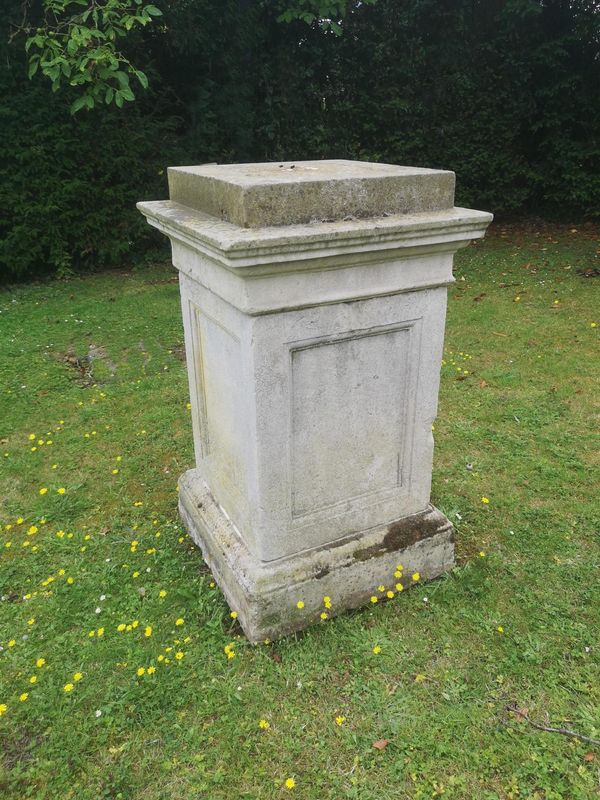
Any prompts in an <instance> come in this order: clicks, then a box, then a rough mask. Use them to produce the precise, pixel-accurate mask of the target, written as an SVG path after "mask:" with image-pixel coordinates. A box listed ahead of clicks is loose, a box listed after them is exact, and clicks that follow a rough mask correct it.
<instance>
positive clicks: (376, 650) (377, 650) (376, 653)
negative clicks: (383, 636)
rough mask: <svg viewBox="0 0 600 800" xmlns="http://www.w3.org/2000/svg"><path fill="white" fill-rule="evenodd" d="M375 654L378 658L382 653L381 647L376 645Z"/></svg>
mask: <svg viewBox="0 0 600 800" xmlns="http://www.w3.org/2000/svg"><path fill="white" fill-rule="evenodd" d="M373 652H374V653H375V655H376V656H378V655H379V653H381V647H380V645H378V644H376V645H375V647H374V648H373Z"/></svg>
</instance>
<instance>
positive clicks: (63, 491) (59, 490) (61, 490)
mask: <svg viewBox="0 0 600 800" xmlns="http://www.w3.org/2000/svg"><path fill="white" fill-rule="evenodd" d="M66 491H67V490H66V489H65V487H64V486H61V487H60V489H57V490H56V493H57V494H65V492H66Z"/></svg>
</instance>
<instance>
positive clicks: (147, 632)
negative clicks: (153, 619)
mask: <svg viewBox="0 0 600 800" xmlns="http://www.w3.org/2000/svg"><path fill="white" fill-rule="evenodd" d="M144 636H152V626H151V625H146V627H145V628H144Z"/></svg>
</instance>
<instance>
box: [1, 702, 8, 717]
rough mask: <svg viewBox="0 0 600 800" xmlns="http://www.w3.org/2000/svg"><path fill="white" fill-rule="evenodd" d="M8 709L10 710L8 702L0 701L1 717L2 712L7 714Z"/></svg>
mask: <svg viewBox="0 0 600 800" xmlns="http://www.w3.org/2000/svg"><path fill="white" fill-rule="evenodd" d="M7 711H8V706H7V705H6V703H0V717H1V716H2V714H6V712H7Z"/></svg>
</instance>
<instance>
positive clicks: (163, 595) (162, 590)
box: [158, 589, 167, 597]
mask: <svg viewBox="0 0 600 800" xmlns="http://www.w3.org/2000/svg"><path fill="white" fill-rule="evenodd" d="M158 596H159V597H166V596H167V592H166V590H165V589H161V590H160V592H159V593H158Z"/></svg>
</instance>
